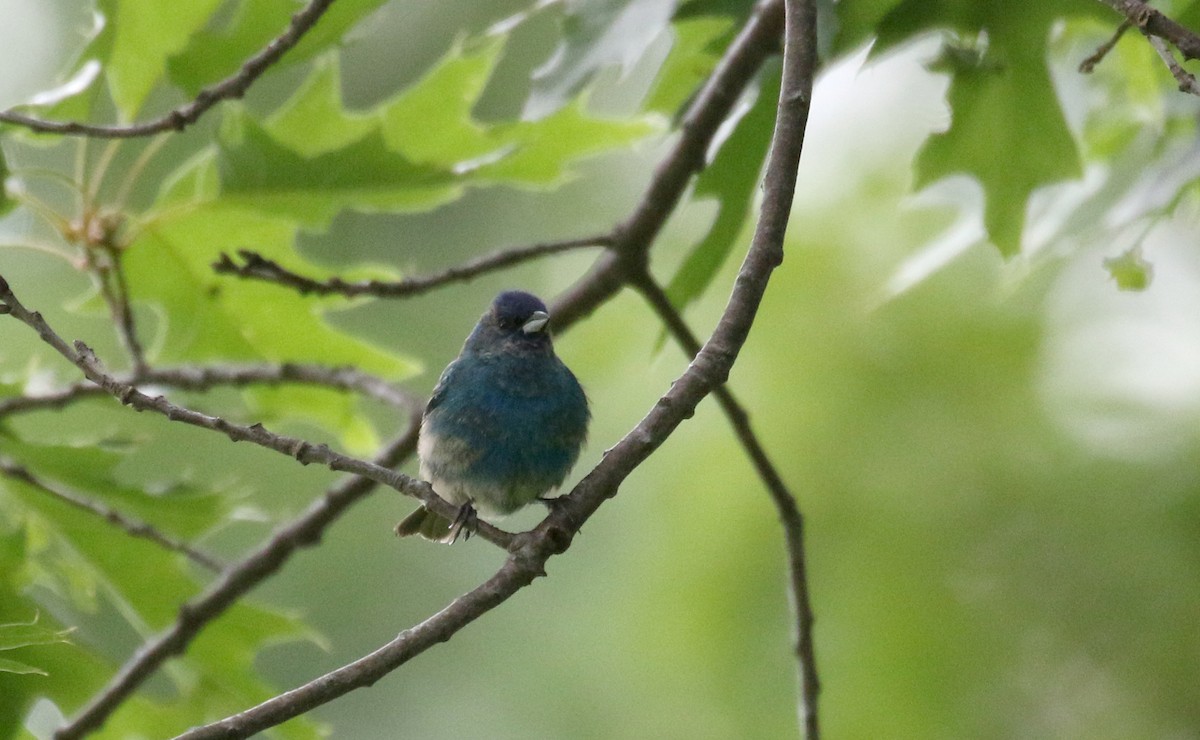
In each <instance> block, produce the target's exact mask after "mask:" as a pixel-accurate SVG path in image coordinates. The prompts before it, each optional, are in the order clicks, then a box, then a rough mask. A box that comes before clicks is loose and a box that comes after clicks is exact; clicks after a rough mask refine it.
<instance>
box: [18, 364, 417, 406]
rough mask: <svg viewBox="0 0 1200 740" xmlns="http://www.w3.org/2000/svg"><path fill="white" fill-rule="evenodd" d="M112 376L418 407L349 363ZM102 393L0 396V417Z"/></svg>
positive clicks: (189, 387) (81, 385)
mask: <svg viewBox="0 0 1200 740" xmlns="http://www.w3.org/2000/svg"><path fill="white" fill-rule="evenodd" d="M114 380H116V381H117V382H118V383H121V384H123V385H153V386H163V387H167V388H177V389H179V390H186V391H206V390H210V389H212V388H216V387H220V386H231V387H235V388H237V387H244V386H250V385H280V384H283V383H304V384H308V385H317V386H324V387H327V388H333V389H337V390H345V391H354V392H356V393H360V394H362V395H364V396H367V397H369V398H374V399H375V400H377V401H380V402H382V403H386V404H388V405H389V406H394V407H396V408H401V409H408V410H410V411H412V412H413V413H414V414H417V415H420V413H421V408H422V405H423V404H422V402H421V400H420V399H418V398H417V397H416V396H414V395H413V394H411V393H409V392H407V391H405V390H403V389H401V388H398V387H397V386H395V385H393V384H391V383H389V382H387V381H385V380H383V379H382V378H378V377H376V376H374V375H370V374H369V373H364V372H362V371H360V370H356V369H354V368H351V367H326V366H324V365H309V364H303V363H283V364H282V365H241V366H239V365H212V366H207V367H195V366H191V365H187V366H182V367H174V368H147V369H146V370H144V371H142V372H140V373H135V374H132V375H118V376H114ZM107 395H108V392H107V391H105V390H104V389H103V388H101V387H100V386H98V385H96V384H95V383H92V382H91V381H87V380H84V381H80V382H78V383H72V384H71V385H69V386H67V387H66V388H62V389H60V390H57V391H54V392H52V393H46V394H42V395H36V396H14V397H13V398H7V399H4V400H3V401H0V418H3V417H5V416H9V415H11V414H17V413H24V412H29V411H39V410H44V409H61V408H63V407H65V406H69V405H70V404H72V403H74V402H76V401H79V400H83V399H85V398H95V397H97V396H107Z"/></svg>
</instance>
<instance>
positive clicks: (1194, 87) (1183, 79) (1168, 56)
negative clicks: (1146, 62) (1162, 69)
mask: <svg viewBox="0 0 1200 740" xmlns="http://www.w3.org/2000/svg"><path fill="white" fill-rule="evenodd" d="M1148 40H1149V41H1150V45H1151V46H1153V47H1154V51H1155V52H1157V53H1158V58H1159V59H1162V60H1163V64H1165V65H1167V69H1168V70H1170V71H1171V76H1172V77H1174V78H1175V82H1177V83H1179V92H1185V93H1189V94H1191V95H1200V84H1198V83H1197V82H1196V78H1195V77H1194V76H1193V75H1192V73H1191V72H1188V71H1187V70H1186V69H1184V68H1183V66H1182V65H1181V64H1180V63H1179V62H1178V61H1176V59H1175V55H1174V54H1172V53H1171V47H1170V46H1168V45H1167V42H1166V41H1163V40H1162V39H1161V38H1159V37H1157V36H1150V37H1149V39H1148Z"/></svg>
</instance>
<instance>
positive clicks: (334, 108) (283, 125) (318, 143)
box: [265, 54, 379, 157]
mask: <svg viewBox="0 0 1200 740" xmlns="http://www.w3.org/2000/svg"><path fill="white" fill-rule="evenodd" d="M378 126H379V121H378V119H377V117H376V116H373V115H371V114H358V113H353V112H350V111H347V110H346V109H345V106H344V105H343V104H342V88H341V76H340V73H339V66H338V56H337V54H326V55H325V56H323V57H321V59H320V61H318V62H317V64H316V65H315V66H314V67H313V71H312V73H311V74H310V75H309V77H308V79H307V80H305V82H304V84H303V85H301V87H300V89H299V90H297V91H296V93H295V94H294V95H293V96H292V97H291V99H289V100H288V101H287V103H285V104H284V105H283V106H282V107H280V109H279V110H278V111H276V113H275V114H274V115H272V116H271V118H270V119H269V120H268V121H267V124H266V126H265V128H266V130H267V131H269V132H270V134H271V137H272V138H274V139H275V140H276V141H277V142H279V143H280V144H282V145H284V146H286V147H287V148H289V149H291V150H292V151H294V152H296V153H297V154H301V155H303V156H305V157H315V156H317V155H319V154H325V153H326V152H331V151H334V150H337V149H341V148H343V147H346V146H349V145H350V144H353V143H354V142H356V141H359V140H360V139H363V138H364V137H366V136H367V135H369V134H370V133H371V132H372V131H373V130H374V129H376V128H377V127H378Z"/></svg>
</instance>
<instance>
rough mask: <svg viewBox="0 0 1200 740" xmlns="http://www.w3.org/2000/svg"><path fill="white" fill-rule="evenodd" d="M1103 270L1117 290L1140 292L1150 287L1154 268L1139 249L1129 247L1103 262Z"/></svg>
mask: <svg viewBox="0 0 1200 740" xmlns="http://www.w3.org/2000/svg"><path fill="white" fill-rule="evenodd" d="M1104 269H1105V270H1108V274H1109V275H1110V276H1112V279H1113V280H1115V281H1116V283H1117V290H1129V291H1135V292H1140V291H1143V290H1145V289H1146V288H1148V287H1150V281H1151V280H1153V279H1154V266H1153V265H1151V264H1150V263H1149V262H1147V261H1146V259H1145V258H1144V257H1143V256H1142V249H1141V247H1131V248H1130V249H1127V250H1125V251H1124V252H1122V253H1121V254H1120V255H1119V256H1117V257H1109V258H1108V259H1106V260H1104Z"/></svg>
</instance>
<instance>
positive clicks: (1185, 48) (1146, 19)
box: [1100, 0, 1200, 59]
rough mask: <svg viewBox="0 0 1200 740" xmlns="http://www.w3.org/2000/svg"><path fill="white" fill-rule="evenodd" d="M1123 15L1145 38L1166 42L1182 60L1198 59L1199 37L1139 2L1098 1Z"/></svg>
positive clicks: (1137, 0) (1125, 0) (1199, 55)
mask: <svg viewBox="0 0 1200 740" xmlns="http://www.w3.org/2000/svg"><path fill="white" fill-rule="evenodd" d="M1100 2H1102V3H1104V4H1105V5H1107V6H1108V7H1110V8H1112V9H1113V10H1115V11H1117V12H1118V13H1120V14H1122V15H1124V16H1125V17H1126V18H1127V19H1128V20H1129V22H1130V23H1132V24H1133V25H1135V26H1137V27H1138V29H1139V30H1141V32H1142V33H1144V34H1146V35H1147V36H1158V37H1159V38H1161V39H1164V40H1166V41H1167V42H1169V43H1170V44H1171V45H1172V46H1174V47H1175V48H1176V49H1179V51H1180V53H1182V54H1183V57H1184V59H1200V36H1197V35H1196V34H1195V33H1193V32H1192V31H1191V30H1189V29H1187V28H1185V27H1184V26H1181V25H1179V24H1178V23H1176V22H1175V21H1173V20H1171V18H1169V17H1167V16H1166V15H1164V14H1163V13H1162V12H1161V11H1159V10H1156V9H1154V8H1152V7H1150V6H1149V5H1147V4H1146V3H1144V2H1142V1H1141V0H1100Z"/></svg>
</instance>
